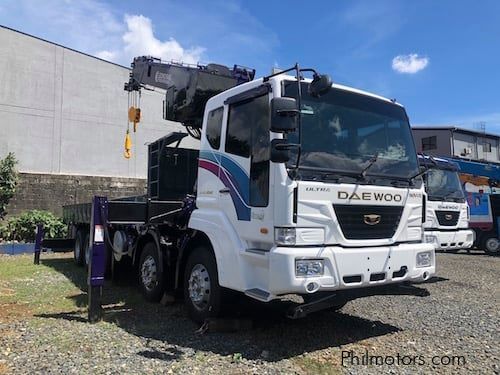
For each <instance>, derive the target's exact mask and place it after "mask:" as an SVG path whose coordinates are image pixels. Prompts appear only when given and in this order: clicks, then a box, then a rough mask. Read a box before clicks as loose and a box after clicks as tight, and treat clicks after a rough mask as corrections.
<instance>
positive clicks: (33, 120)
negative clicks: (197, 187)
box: [0, 27, 198, 178]
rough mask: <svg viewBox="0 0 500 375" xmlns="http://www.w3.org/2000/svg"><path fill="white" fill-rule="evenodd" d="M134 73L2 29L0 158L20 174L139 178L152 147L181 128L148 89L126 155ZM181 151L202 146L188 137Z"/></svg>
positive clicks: (0, 51)
mask: <svg viewBox="0 0 500 375" xmlns="http://www.w3.org/2000/svg"><path fill="white" fill-rule="evenodd" d="M128 74H129V70H128V69H126V68H124V67H122V66H119V65H115V64H111V63H108V62H105V61H103V60H100V59H97V58H94V57H91V56H88V55H85V54H82V53H79V52H76V51H73V50H71V49H68V48H64V47H62V46H58V45H55V44H52V43H49V42H46V41H43V40H40V39H37V38H34V37H31V36H28V35H25V34H22V33H19V32H16V31H13V30H10V29H7V28H3V27H0V158H1V157H4V156H5V155H6V154H7V153H8V152H14V153H15V155H16V157H17V159H18V160H19V165H18V168H19V170H20V171H22V172H37V173H53V174H81V175H96V176H118V177H141V178H145V177H146V174H147V170H146V169H147V146H146V144H147V143H148V142H151V141H154V140H155V139H157V138H160V137H162V136H164V135H166V134H167V133H169V132H171V131H182V130H183V129H184V128H183V127H182V126H180V125H178V124H176V123H173V122H168V121H165V120H163V119H162V102H163V96H162V95H161V94H160V93H158V92H151V91H144V92H143V94H142V100H141V109H142V121H141V123H140V124H139V125H138V132H137V133H135V134H133V135H132V140H133V145H134V146H133V157H132V158H131V159H129V160H127V159H125V158H124V157H123V143H124V138H125V131H126V128H127V106H128V104H127V93H126V92H125V91H124V90H123V84H124V82H126V81H128ZM181 146H184V147H191V148H192V147H198V141H196V140H194V139H192V138H190V137H188V138H186V139H185V140H184V141H183V143H182V144H181Z"/></svg>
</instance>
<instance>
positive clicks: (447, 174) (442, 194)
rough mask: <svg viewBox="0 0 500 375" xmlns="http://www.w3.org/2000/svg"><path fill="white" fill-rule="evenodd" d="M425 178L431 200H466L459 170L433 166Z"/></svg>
mask: <svg viewBox="0 0 500 375" xmlns="http://www.w3.org/2000/svg"><path fill="white" fill-rule="evenodd" d="M425 180H426V191H427V195H428V197H429V200H432V201H458V202H462V201H464V192H463V189H462V185H461V183H460V178H459V177H458V173H457V172H455V171H450V170H444V169H434V168H433V169H430V170H429V171H428V172H427V174H426V177H425Z"/></svg>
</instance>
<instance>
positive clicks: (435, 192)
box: [418, 155, 474, 252]
mask: <svg viewBox="0 0 500 375" xmlns="http://www.w3.org/2000/svg"><path fill="white" fill-rule="evenodd" d="M418 158H419V163H420V165H422V166H424V167H425V168H427V169H428V171H427V173H426V174H425V175H424V181H425V190H426V192H427V209H426V216H427V217H426V219H425V224H424V228H425V229H424V230H425V241H426V242H428V243H432V244H434V246H435V249H436V250H442V251H448V252H457V251H458V250H460V249H468V248H470V247H472V245H473V243H474V231H473V230H472V229H469V217H470V216H469V206H468V204H467V201H466V199H465V193H464V190H463V188H462V183H461V182H460V178H459V176H458V171H459V170H460V168H459V166H458V164H456V163H454V162H452V161H448V160H445V159H441V158H437V157H432V156H426V155H419V156H418Z"/></svg>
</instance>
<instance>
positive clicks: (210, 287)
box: [183, 246, 223, 323]
mask: <svg viewBox="0 0 500 375" xmlns="http://www.w3.org/2000/svg"><path fill="white" fill-rule="evenodd" d="M183 287H184V301H185V304H186V309H187V311H188V315H189V317H190V318H191V319H192V320H194V321H195V322H197V323H203V322H204V321H205V320H206V319H207V318H215V317H217V316H218V315H219V314H220V312H221V307H222V293H223V291H222V288H221V287H220V285H219V277H218V274H217V263H216V262H215V257H214V255H213V254H212V252H211V251H210V249H208V248H206V247H205V246H200V247H197V248H196V249H194V250H193V252H192V253H191V254H190V255H189V258H188V260H187V263H186V269H185V271H184V284H183Z"/></svg>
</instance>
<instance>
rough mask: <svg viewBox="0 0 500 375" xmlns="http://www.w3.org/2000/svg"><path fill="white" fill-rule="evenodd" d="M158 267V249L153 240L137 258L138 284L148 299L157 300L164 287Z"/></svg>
mask: <svg viewBox="0 0 500 375" xmlns="http://www.w3.org/2000/svg"><path fill="white" fill-rule="evenodd" d="M161 269H162V268H161V267H160V259H159V257H158V250H157V248H156V244H155V243H154V242H148V243H147V244H146V245H145V246H144V249H142V252H141V258H140V260H139V269H138V272H139V285H140V288H141V292H142V294H143V295H144V298H146V299H147V300H148V301H151V302H158V301H159V300H160V298H161V297H162V294H163V291H164V288H165V278H164V275H163V272H162V270H161Z"/></svg>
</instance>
